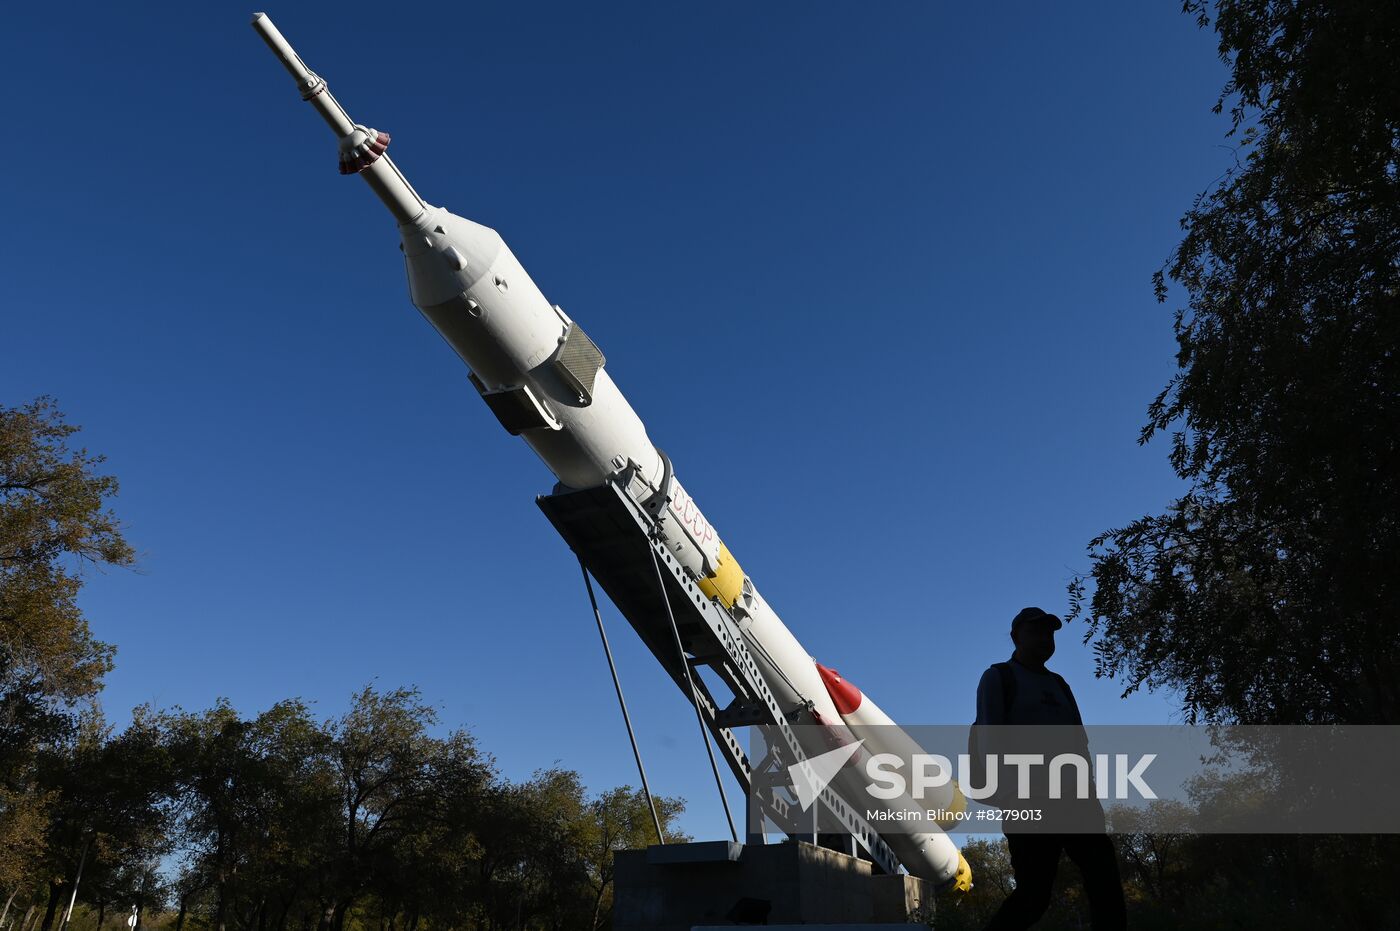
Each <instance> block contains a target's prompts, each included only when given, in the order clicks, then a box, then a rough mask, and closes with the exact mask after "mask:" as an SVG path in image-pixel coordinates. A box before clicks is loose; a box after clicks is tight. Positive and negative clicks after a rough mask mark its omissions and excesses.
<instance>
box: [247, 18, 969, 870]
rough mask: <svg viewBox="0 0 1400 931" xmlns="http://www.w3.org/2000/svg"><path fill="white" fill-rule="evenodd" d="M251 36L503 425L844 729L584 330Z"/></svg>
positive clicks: (947, 861)
mask: <svg viewBox="0 0 1400 931" xmlns="http://www.w3.org/2000/svg"><path fill="white" fill-rule="evenodd" d="M252 25H253V28H254V29H255V30H256V31H257V33H258V34H259V35H260V36H261V37H262V38H263V41H265V42H266V43H267V45H268V47H269V48H270V49H271V50H272V52H273V54H275V55H276V56H277V58H278V60H280V61H281V62H282V64H283V66H284V67H285V68H286V69H287V71H288V72H289V73H290V74H291V76H292V78H293V79H294V80H295V82H296V85H297V88H298V90H299V91H300V92H301V96H302V99H303V100H306V101H307V102H309V103H310V104H311V105H312V107H313V108H314V109H315V110H316V112H317V113H318V114H320V116H321V118H322V119H323V120H325V122H326V123H327V125H328V126H330V128H331V131H332V132H333V133H334V134H335V136H336V138H337V140H338V141H339V162H340V171H341V173H342V174H358V175H359V176H360V177H362V178H363V179H364V180H365V182H366V183H367V184H368V185H369V187H370V189H371V190H372V191H373V192H374V194H375V195H376V196H377V197H378V198H379V200H380V201H381V202H383V204H384V206H385V207H386V208H387V209H388V210H389V213H390V214H391V215H392V216H393V217H394V220H395V221H396V222H397V224H398V231H399V236H400V238H401V240H402V242H401V249H402V251H403V255H404V265H405V269H406V272H407V275H408V283H409V292H410V295H411V297H412V300H413V303H414V305H415V306H416V307H417V308H418V310H419V311H420V312H421V313H422V314H423V316H424V317H425V318H426V319H427V320H428V322H429V323H430V324H431V325H432V326H433V328H434V329H435V330H437V332H438V333H439V334H440V335H441V336H442V338H443V339H444V340H445V341H446V342H447V344H448V345H449V346H451V347H452V349H453V351H454V352H456V353H457V355H458V356H459V357H460V358H461V359H462V361H463V362H465V363H466V365H467V367H468V369H469V370H470V374H469V377H470V379H471V381H472V383H473V384H474V385H475V386H476V389H477V391H478V392H480V394H481V396H482V400H484V401H485V402H486V405H487V407H489V408H490V410H491V411H492V412H493V413H494V414H495V415H496V417H497V419H498V420H499V421H500V423H501V425H502V426H503V427H504V428H505V429H506V430H507V431H508V432H509V433H511V434H513V435H516V436H519V437H520V438H521V439H523V440H524V441H525V442H526V443H527V444H528V445H529V446H530V448H531V449H533V450H534V451H535V453H536V455H538V456H539V457H540V459H541V460H542V461H543V462H544V464H545V465H546V466H547V467H548V468H549V470H550V471H551V472H553V473H554V475H555V476H556V477H557V478H558V480H559V482H560V483H561V484H562V485H564V486H566V487H568V488H572V489H585V488H593V487H596V486H599V485H601V484H603V483H605V482H609V481H612V482H615V483H617V484H618V485H619V486H620V487H622V488H624V489H625V490H626V492H627V493H628V494H629V495H630V496H631V497H632V498H633V499H634V500H635V501H636V502H637V504H638V505H639V506H641V507H642V508H643V509H644V510H645V511H647V512H648V513H649V514H651V516H652V517H653V519H654V520H656V521H657V528H658V536H659V538H660V539H661V541H662V543H663V544H664V545H665V547H666V548H667V550H669V552H670V553H671V554H672V557H673V558H674V559H675V560H676V561H677V562H678V563H679V564H680V565H681V566H683V567H684V568H685V569H686V571H687V572H688V573H689V574H690V575H691V576H692V577H693V578H694V580H695V584H696V586H697V587H698V588H699V589H700V590H701V591H702V592H703V593H704V595H705V596H706V597H708V598H711V599H714V600H715V601H717V602H718V603H719V604H721V605H722V606H723V607H724V608H725V609H726V610H727V611H728V612H729V613H730V615H731V616H732V617H733V618H734V620H735V622H736V623H737V625H738V627H739V629H740V630H741V631H742V632H743V634H744V636H745V638H746V640H747V645H748V646H749V648H750V650H751V652H752V654H753V656H754V660H755V662H756V663H757V665H758V667H759V669H760V671H761V673H762V674H763V677H764V679H765V680H766V681H767V683H768V684H769V686H770V688H771V689H772V691H773V694H774V695H775V697H776V698H777V699H778V701H779V704H780V705H781V706H782V707H783V708H784V709H785V710H787V711H788V712H789V714H790V715H791V716H792V719H793V720H800V719H805V720H806V721H808V722H809V723H810V722H814V721H821V720H825V721H829V722H839V721H841V717H840V715H839V713H838V711H837V708H836V706H835V704H834V703H833V701H832V699H831V696H830V695H829V694H828V690H827V688H826V686H825V684H824V683H823V680H822V677H821V675H820V673H819V672H818V668H817V666H816V663H815V661H814V660H813V659H812V657H811V656H810V655H809V654H808V653H807V652H806V650H804V649H803V648H802V645H801V644H800V643H799V642H798V640H797V638H796V637H795V636H793V634H792V632H791V631H790V630H789V629H788V628H787V626H786V625H785V624H784V623H783V622H782V620H781V619H779V617H778V615H777V614H776V613H774V611H773V610H772V609H771V608H770V607H769V605H768V604H767V602H766V601H765V600H764V599H763V598H762V596H761V595H760V594H759V592H758V590H757V589H756V588H755V587H754V585H753V583H752V581H751V580H750V579H749V577H748V576H747V575H746V574H745V573H744V571H743V569H742V568H741V567H740V565H739V563H738V562H737V561H736V560H735V558H734V556H733V554H732V553H730V551H729V549H728V547H727V546H725V544H724V542H723V541H722V540H721V539H720V536H719V534H718V532H717V531H716V530H715V528H714V526H713V525H712V524H711V523H710V522H709V520H708V519H707V518H706V517H705V515H704V513H703V512H702V511H701V510H700V507H699V505H698V504H697V503H696V502H695V500H694V498H692V497H691V496H690V494H689V493H688V492H687V491H686V490H685V488H684V487H683V486H682V485H681V483H680V482H679V480H678V479H677V478H676V475H675V473H674V470H673V469H672V465H671V462H670V460H669V459H668V458H667V457H666V455H665V454H664V453H662V452H661V451H660V450H658V449H657V448H656V446H655V445H654V444H653V443H652V442H651V439H650V438H649V437H648V436H647V431H646V427H645V425H644V424H643V423H642V421H641V418H639V417H638V416H637V413H636V412H635V411H634V410H633V409H632V406H631V405H630V404H628V402H627V399H626V398H625V397H624V396H623V394H622V392H621V391H620V390H619V389H618V387H617V385H616V384H614V383H613V380H612V378H611V377H610V376H609V374H608V371H607V369H606V367H605V362H606V359H605V357H604V355H603V353H602V351H601V350H600V349H599V348H598V347H597V345H595V344H594V342H593V341H592V340H591V339H590V338H589V337H588V335H587V334H586V333H585V332H584V331H583V329H582V327H580V326H579V325H578V323H577V322H575V321H574V320H573V319H571V318H570V317H569V315H568V314H566V313H565V312H564V310H563V309H562V308H561V307H560V306H559V305H557V304H552V303H550V301H549V300H547V299H546V298H545V296H544V295H543V294H542V293H541V291H540V289H539V288H538V287H537V286H536V285H535V282H534V281H533V280H532V279H531V278H530V275H529V274H528V273H527V272H526V271H525V269H524V267H523V266H522V265H521V264H520V262H519V260H517V259H516V257H515V255H514V254H513V253H512V252H511V250H510V248H509V247H507V246H506V244H505V242H504V240H502V239H501V237H500V235H499V234H497V233H496V231H495V230H492V229H489V228H487V227H485V226H482V225H481V224H478V223H474V222H472V221H471V220H467V219H464V218H462V217H459V216H457V215H455V214H453V213H450V212H449V211H447V210H445V209H443V208H441V207H436V206H433V205H432V204H429V203H427V202H426V201H424V200H423V199H422V198H421V197H420V196H419V195H418V193H417V192H416V191H415V190H414V189H413V186H412V185H411V184H409V182H408V180H407V179H406V178H405V177H404V176H403V174H402V172H400V171H399V169H398V167H397V166H396V165H395V164H394V162H393V159H392V158H391V157H390V156H389V155H388V152H387V149H388V146H389V142H390V137H389V134H388V133H385V132H380V131H378V130H375V129H371V128H369V127H367V126H364V125H362V124H358V123H355V122H354V121H353V120H351V119H350V117H349V115H348V114H347V113H346V112H345V109H344V108H343V107H341V105H340V103H339V102H338V101H337V100H336V99H335V97H334V96H332V94H331V92H330V90H329V88H328V87H327V86H326V82H325V81H324V80H323V79H322V78H321V77H320V76H319V75H317V74H316V73H315V72H313V71H311V69H310V68H308V67H307V66H306V64H305V63H304V62H303V61H302V60H301V58H300V57H299V56H298V55H297V54H296V52H295V51H294V50H293V49H292V47H291V45H290V44H289V43H288V42H287V40H286V39H285V38H283V36H282V34H281V33H280V32H279V31H278V30H277V27H276V26H274V25H273V23H272V21H271V20H270V19H268V17H267V16H266V14H263V13H257V14H255V15H254V17H253V22H252ZM889 840H890V841H895V839H894V838H889ZM898 843H899V846H900V847H901V848H903V849H904V851H905V853H904V855H903V856H901V861H902V862H904V865H905V866H906V868H908V869H909V870H910V872H912V873H915V874H916V875H919V876H922V877H924V878H926V879H929V880H931V881H934V882H945V881H949V880H952V879H953V877H954V875H955V874H956V873H957V871H958V869H959V864H960V863H961V862H962V860H961V856H960V855H959V854H958V852H957V849H956V847H954V845H953V844H952V842H951V841H950V840H949V839H948V838H947V837H946V836H945V835H942V834H938V835H937V836H936V837H931V838H927V839H926V838H923V837H921V838H920V842H919V843H918V844H915V845H912V846H911V844H910V842H909V840H908V839H907V838H905V839H902V841H901V842H898ZM892 846H893V844H892ZM906 856H907V857H908V858H909V859H905V857H906ZM911 861H912V862H911Z"/></svg>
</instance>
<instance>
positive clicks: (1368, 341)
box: [1071, 0, 1400, 723]
mask: <svg viewBox="0 0 1400 931" xmlns="http://www.w3.org/2000/svg"><path fill="white" fill-rule="evenodd" d="M1185 10H1186V11H1187V12H1188V13H1189V14H1192V15H1194V16H1196V17H1197V19H1198V21H1199V23H1200V24H1201V25H1202V26H1203V27H1204V26H1213V27H1214V30H1215V32H1216V34H1217V35H1218V37H1219V50H1220V56H1221V58H1222V60H1224V61H1225V63H1226V64H1227V65H1228V67H1229V69H1230V80H1229V82H1228V83H1227V84H1226V86H1225V88H1224V89H1223V91H1222V94H1221V97H1220V99H1219V101H1218V102H1217V104H1216V111H1217V112H1221V111H1223V110H1225V109H1226V108H1227V107H1228V109H1229V114H1230V119H1231V130H1230V133H1231V134H1233V136H1234V138H1235V139H1236V140H1237V141H1238V144H1239V154H1238V161H1237V164H1236V165H1235V166H1234V167H1233V168H1231V169H1230V170H1229V171H1228V172H1226V173H1225V175H1224V177H1223V178H1222V179H1220V180H1219V182H1218V183H1216V184H1215V185H1214V186H1213V187H1212V188H1210V189H1209V190H1207V191H1206V192H1205V193H1203V194H1202V195H1200V196H1199V197H1198V198H1197V200H1196V202H1195V204H1194V205H1193V206H1192V208H1191V209H1190V210H1189V211H1188V212H1187V213H1186V215H1185V216H1184V218H1183V219H1182V228H1183V230H1184V231H1185V235H1184V238H1183V239H1182V241H1181V243H1180V244H1179V245H1178V246H1177V248H1176V249H1175V250H1174V252H1173V253H1172V254H1171V256H1170V257H1169V259H1168V261H1167V263H1166V264H1165V265H1164V267H1163V269H1162V271H1160V272H1159V273H1158V274H1157V276H1156V287H1157V294H1158V298H1159V300H1165V299H1166V297H1167V295H1168V291H1167V280H1168V279H1170V280H1171V281H1172V282H1175V283H1176V284H1178V285H1180V286H1181V288H1183V289H1184V291H1185V295H1186V306H1185V307H1184V308H1182V309H1181V310H1178V311H1177V313H1176V319H1175V333H1176V339H1177V344H1178V347H1179V350H1178V354H1177V361H1178V372H1177V374H1176V376H1175V377H1174V378H1173V379H1172V380H1171V382H1170V383H1169V384H1168V385H1167V386H1166V388H1165V389H1164V390H1163V391H1162V393H1161V394H1160V395H1159V396H1158V397H1157V399H1156V400H1155V401H1154V402H1153V403H1152V404H1151V406H1150V408H1149V412H1148V421H1147V424H1146V426H1145V427H1144V429H1143V431H1142V435H1141V438H1140V439H1141V441H1142V442H1144V443H1145V442H1147V441H1148V440H1149V439H1151V438H1152V437H1154V436H1156V435H1158V434H1163V433H1170V435H1171V453H1170V457H1171V462H1172V465H1173V467H1174V468H1175V470H1176V472H1177V474H1178V475H1179V476H1180V477H1181V478H1182V479H1184V480H1185V481H1186V482H1187V483H1188V485H1189V488H1188V490H1187V492H1186V494H1184V495H1183V496H1182V497H1181V498H1180V499H1179V500H1177V501H1175V502H1174V503H1172V504H1171V505H1170V506H1169V507H1167V508H1166V510H1165V511H1164V512H1163V513H1161V514H1157V515H1149V516H1146V517H1143V518H1141V519H1139V520H1136V521H1134V522H1132V523H1131V524H1129V525H1127V526H1125V527H1122V528H1119V529H1114V530H1110V531H1108V532H1106V533H1104V534H1102V535H1101V536H1099V537H1097V538H1096V539H1094V540H1093V541H1092V543H1091V544H1090V548H1089V551H1090V559H1091V563H1092V566H1091V569H1090V572H1089V576H1088V579H1077V580H1076V582H1075V584H1074V585H1072V586H1071V599H1072V602H1073V607H1074V613H1076V614H1078V613H1081V612H1082V613H1084V614H1086V615H1087V619H1088V633H1087V634H1086V639H1092V638H1096V639H1097V642H1096V644H1095V649H1096V651H1097V654H1098V671H1099V673H1100V674H1102V675H1108V676H1117V677H1121V678H1122V679H1123V681H1124V683H1125V689H1126V691H1132V690H1133V689H1136V688H1139V687H1141V686H1143V685H1146V686H1148V687H1149V688H1152V687H1159V686H1160V687H1168V688H1173V689H1177V690H1180V692H1181V694H1182V699H1183V704H1184V709H1185V712H1186V715H1187V718H1188V720H1192V721H1194V720H1207V721H1247V722H1253V723H1308V722H1343V723H1347V722H1350V723H1394V722H1396V721H1397V720H1400V625H1397V624H1396V623H1395V621H1396V618H1397V617H1400V352H1397V348H1400V5H1397V4H1395V3H1393V2H1385V0H1374V2H1365V0H1357V2H1348V3H1330V2H1325V0H1311V2H1301V3H1297V2H1284V0H1217V2H1215V3H1213V4H1210V3H1208V2H1206V0H1187V2H1186V3H1185ZM1089 580H1092V583H1093V594H1092V599H1091V600H1090V601H1089V603H1088V604H1087V605H1085V604H1084V603H1083V601H1082V598H1083V595H1084V593H1085V591H1086V590H1087V586H1086V582H1087V581H1089Z"/></svg>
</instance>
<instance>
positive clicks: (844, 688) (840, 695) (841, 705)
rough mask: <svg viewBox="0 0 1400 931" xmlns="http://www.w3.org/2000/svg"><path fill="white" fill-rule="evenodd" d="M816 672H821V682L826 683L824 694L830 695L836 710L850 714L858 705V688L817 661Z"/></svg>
mask: <svg viewBox="0 0 1400 931" xmlns="http://www.w3.org/2000/svg"><path fill="white" fill-rule="evenodd" d="M817 672H819V673H821V676H822V682H824V683H826V694H828V695H830V696H831V701H832V704H834V705H836V710H837V711H839V712H841V713H842V714H850V713H851V712H852V711H855V710H856V709H857V708H859V707H860V700H861V697H862V696H861V694H860V689H858V688H856V687H855V686H854V685H852V684H851V683H849V682H847V681H846V680H845V679H843V678H841V673H839V672H837V671H836V670H835V669H827V668H826V667H825V666H823V665H822V664H821V663H817Z"/></svg>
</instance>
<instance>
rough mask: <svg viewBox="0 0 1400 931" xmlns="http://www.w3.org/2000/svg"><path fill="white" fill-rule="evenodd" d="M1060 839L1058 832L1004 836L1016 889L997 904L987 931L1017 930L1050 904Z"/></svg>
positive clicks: (1038, 916) (1030, 923)
mask: <svg viewBox="0 0 1400 931" xmlns="http://www.w3.org/2000/svg"><path fill="white" fill-rule="evenodd" d="M1062 841H1063V838H1062V837H1061V836H1059V835H1058V834H1011V833H1008V834H1007V835H1006V846H1007V847H1008V848H1010V853H1011V868H1012V869H1013V870H1014V871H1015V872H1016V888H1015V889H1014V890H1012V892H1011V894H1010V895H1009V896H1007V897H1006V901H1005V902H1003V903H1001V909H1000V910H999V911H998V912H997V913H996V915H995V916H994V917H993V918H992V920H991V923H990V924H988V925H987V931H1021V929H1022V928H1029V927H1030V926H1031V925H1033V924H1035V923H1036V922H1037V921H1038V920H1040V916H1041V915H1044V914H1045V909H1047V908H1049V907H1050V888H1051V886H1053V885H1054V884H1055V871H1056V870H1057V869H1058V868H1059V865H1060V845H1061V842H1062ZM973 881H974V882H976V879H975V878H974V880H973Z"/></svg>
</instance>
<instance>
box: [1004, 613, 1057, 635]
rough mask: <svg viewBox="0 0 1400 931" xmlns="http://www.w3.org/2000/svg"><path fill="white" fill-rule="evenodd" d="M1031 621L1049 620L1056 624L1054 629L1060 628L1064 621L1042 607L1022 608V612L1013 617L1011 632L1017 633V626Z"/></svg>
mask: <svg viewBox="0 0 1400 931" xmlns="http://www.w3.org/2000/svg"><path fill="white" fill-rule="evenodd" d="M1030 621H1049V622H1050V623H1052V624H1053V625H1054V628H1053V629H1054V630H1059V629H1060V628H1061V627H1063V626H1064V623H1063V622H1062V621H1061V620H1060V619H1059V618H1058V617H1056V616H1055V615H1053V614H1051V613H1049V612H1048V611H1043V610H1041V609H1040V608H1022V609H1021V611H1020V613H1019V614H1017V615H1016V616H1015V617H1013V618H1012V619H1011V632H1012V633H1013V634H1014V633H1016V628H1017V627H1020V626H1021V625H1022V624H1026V623H1029V622H1030Z"/></svg>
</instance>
